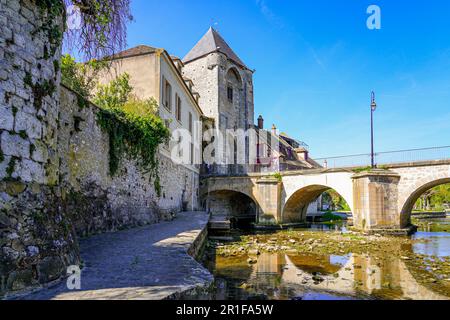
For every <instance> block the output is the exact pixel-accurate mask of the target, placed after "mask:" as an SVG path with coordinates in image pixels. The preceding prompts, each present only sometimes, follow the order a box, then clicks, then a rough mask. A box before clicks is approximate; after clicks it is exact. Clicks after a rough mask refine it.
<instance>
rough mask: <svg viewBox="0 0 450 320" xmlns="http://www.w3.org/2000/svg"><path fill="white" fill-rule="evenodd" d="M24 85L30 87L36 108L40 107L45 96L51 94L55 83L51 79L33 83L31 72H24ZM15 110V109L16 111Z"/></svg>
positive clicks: (54, 88) (53, 91)
mask: <svg viewBox="0 0 450 320" xmlns="http://www.w3.org/2000/svg"><path fill="white" fill-rule="evenodd" d="M23 83H24V85H25V86H28V87H30V88H31V90H32V92H33V98H34V106H35V108H36V109H37V110H39V109H40V108H41V107H42V100H43V99H44V97H46V96H52V95H53V94H54V93H55V91H56V85H55V83H54V81H53V80H50V81H49V80H47V79H45V80H43V81H41V82H36V83H33V77H32V76H31V73H29V72H26V73H25V77H24V79H23ZM16 112H17V111H16Z"/></svg>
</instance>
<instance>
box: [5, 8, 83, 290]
mask: <svg viewBox="0 0 450 320" xmlns="http://www.w3.org/2000/svg"><path fill="white" fill-rule="evenodd" d="M47 17H48V15H47V13H46V12H45V10H41V9H40V8H38V7H37V5H36V2H35V1H28V0H20V1H19V0H14V1H10V0H1V1H0V293H1V292H4V291H6V290H19V289H22V288H24V287H25V286H27V285H29V284H31V283H33V282H41V283H44V282H48V281H50V280H52V279H53V278H54V276H55V275H57V276H59V275H60V274H61V273H62V266H63V265H65V264H70V263H73V262H76V261H77V247H76V245H75V242H74V238H73V234H72V233H71V229H70V226H69V225H68V224H67V221H66V220H64V219H63V217H64V214H63V209H62V208H63V207H62V205H61V202H60V201H59V199H61V193H60V192H59V191H58V190H56V189H55V188H54V186H55V185H57V184H58V178H59V172H58V169H59V158H58V154H57V139H58V132H57V128H58V119H57V118H58V94H59V92H58V90H57V88H58V86H59V82H60V75H59V72H58V71H59V69H60V67H59V61H60V55H61V53H60V52H61V49H60V46H59V45H58V44H57V42H58V39H56V38H55V35H57V34H59V32H61V30H62V19H59V18H57V17H56V18H55V19H51V20H49V19H47ZM59 20H61V21H59ZM49 34H51V35H52V36H53V37H54V38H53V39H54V40H55V41H53V42H52V43H51V42H50V41H49Z"/></svg>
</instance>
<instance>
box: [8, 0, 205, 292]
mask: <svg viewBox="0 0 450 320" xmlns="http://www.w3.org/2000/svg"><path fill="white" fill-rule="evenodd" d="M46 17H47V15H46V13H45V10H41V9H40V8H38V7H37V6H36V2H35V1H27V0H20V1H19V0H16V1H9V0H0V295H2V294H4V293H6V292H11V291H18V290H22V289H26V288H28V287H30V286H34V285H40V284H45V283H48V282H51V281H53V280H56V279H58V278H60V277H61V276H62V275H64V274H65V273H66V267H67V266H68V265H73V264H76V265H79V264H80V257H79V252H78V241H77V239H78V237H80V236H87V235H91V234H95V233H100V232H106V231H114V230H119V229H122V228H127V227H132V226H138V225H144V224H150V223H155V222H158V221H160V220H164V219H172V217H173V215H174V214H175V213H176V212H179V211H181V210H183V209H185V208H186V209H189V210H196V209H197V208H198V206H197V191H198V184H199V180H198V179H199V178H198V174H196V173H195V172H193V171H192V170H189V169H188V168H186V167H184V166H178V165H175V164H174V163H172V162H171V160H170V159H168V158H166V157H164V156H159V163H160V176H161V184H162V188H163V189H162V195H161V197H157V195H156V194H155V191H154V188H153V181H152V180H151V179H150V177H149V176H148V175H147V174H145V173H143V172H142V170H141V169H140V166H139V164H138V163H136V162H135V161H132V160H130V159H127V158H126V157H125V159H123V161H122V163H121V166H120V168H119V170H118V173H117V174H116V175H115V176H114V177H111V175H110V174H109V164H108V163H109V137H108V135H107V134H106V133H105V132H103V131H102V130H101V128H100V127H99V126H98V125H97V122H96V112H97V110H98V109H97V108H96V107H95V106H93V105H87V106H81V105H80V104H79V103H78V98H77V95H76V94H75V93H74V92H72V91H70V90H69V89H67V88H65V87H61V86H60V72H59V71H60V65H59V61H60V56H61V53H60V45H58V44H56V45H50V44H49V34H48V32H46V31H45V28H44V29H42V28H41V27H42V26H43V23H44V22H45V21H47V20H46ZM47 22H48V21H47ZM61 26H62V22H57V23H56V26H55V25H53V26H52V28H56V29H52V31H58V30H62V29H61ZM43 30H44V31H43Z"/></svg>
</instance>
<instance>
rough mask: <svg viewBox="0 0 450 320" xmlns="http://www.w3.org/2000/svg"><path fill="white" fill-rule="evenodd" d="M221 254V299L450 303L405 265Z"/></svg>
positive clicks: (217, 269) (364, 258)
mask: <svg viewBox="0 0 450 320" xmlns="http://www.w3.org/2000/svg"><path fill="white" fill-rule="evenodd" d="M247 258H248V257H246V256H240V257H221V256H217V257H216V259H215V263H213V265H212V266H210V267H212V271H213V272H214V274H215V276H216V279H217V283H218V286H217V287H218V288H217V290H216V292H215V297H214V298H216V299H238V300H245V299H252V298H257V299H264V298H267V299H302V300H307V299H321V300H328V299H352V298H358V299H432V300H441V299H449V297H448V296H446V295H443V294H440V293H437V292H434V291H433V290H432V289H430V288H429V287H425V286H424V285H421V284H419V283H418V282H417V281H416V279H415V278H414V276H413V275H412V274H411V272H410V271H409V269H408V266H407V265H406V264H405V262H404V261H402V260H400V259H390V258H388V257H384V258H379V257H372V256H369V255H356V254H350V255H347V256H333V255H331V256H321V255H314V254H302V255H291V254H285V253H263V254H261V255H260V256H259V257H258V259H257V262H256V263H255V264H253V265H249V264H247V261H246V260H247Z"/></svg>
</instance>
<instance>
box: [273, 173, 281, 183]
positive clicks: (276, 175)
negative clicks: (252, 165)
mask: <svg viewBox="0 0 450 320" xmlns="http://www.w3.org/2000/svg"><path fill="white" fill-rule="evenodd" d="M272 177H274V178H275V179H277V180H278V182H281V181H283V176H282V175H281V173H279V172H277V173H274V174H273V175H272Z"/></svg>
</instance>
